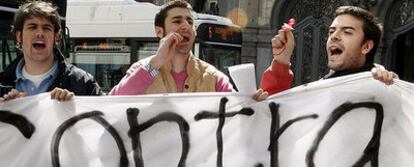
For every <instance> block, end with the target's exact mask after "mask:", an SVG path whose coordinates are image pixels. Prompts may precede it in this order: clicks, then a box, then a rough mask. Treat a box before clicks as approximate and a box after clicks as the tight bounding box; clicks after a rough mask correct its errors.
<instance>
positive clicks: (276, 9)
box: [218, 0, 414, 85]
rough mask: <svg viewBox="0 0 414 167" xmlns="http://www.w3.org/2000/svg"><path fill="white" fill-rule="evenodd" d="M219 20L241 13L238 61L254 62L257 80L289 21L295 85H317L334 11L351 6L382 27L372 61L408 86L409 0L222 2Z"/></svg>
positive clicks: (411, 49) (413, 29)
mask: <svg viewBox="0 0 414 167" xmlns="http://www.w3.org/2000/svg"><path fill="white" fill-rule="evenodd" d="M218 4H219V10H220V15H223V16H225V13H226V10H231V9H232V6H231V5H234V8H240V9H242V10H244V11H246V13H247V16H248V25H247V26H246V28H245V29H244V32H243V50H242V56H243V59H242V60H243V61H244V62H255V63H256V65H257V73H258V74H259V75H260V74H261V72H263V71H264V70H265V69H266V67H267V66H268V65H269V64H270V62H271V60H272V56H271V49H270V47H271V45H270V40H271V38H272V37H273V36H274V35H275V34H276V32H277V30H278V29H279V27H281V25H282V24H283V23H284V22H287V20H289V18H295V19H296V21H297V23H296V25H295V31H294V35H295V39H296V48H295V50H294V55H293V61H292V70H293V71H294V73H295V85H299V84H304V83H308V82H311V81H315V80H318V79H319V78H320V77H321V76H323V75H324V74H326V72H327V67H326V64H327V57H326V50H325V43H326V40H327V34H328V27H329V25H330V24H331V22H332V20H333V13H334V12H335V9H336V8H337V7H339V6H342V5H354V6H360V7H362V8H365V9H368V10H369V11H371V12H373V13H374V14H375V15H377V16H378V17H379V18H380V20H381V21H382V22H383V24H384V35H383V38H382V42H381V44H380V46H379V49H378V52H377V54H376V56H375V62H376V63H379V64H382V65H384V66H385V67H386V68H387V69H390V70H393V71H395V72H397V73H398V74H399V75H400V78H402V79H404V80H407V81H410V82H413V81H414V65H413V63H414V43H413V41H414V1H412V0H263V1H258V0H255V1H251V0H233V1H232V0H230V1H229V0H227V1H223V2H221V1H220V2H219V3H218Z"/></svg>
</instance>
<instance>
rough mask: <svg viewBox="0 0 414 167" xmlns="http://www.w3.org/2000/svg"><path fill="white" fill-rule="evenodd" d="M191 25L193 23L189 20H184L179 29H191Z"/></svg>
mask: <svg viewBox="0 0 414 167" xmlns="http://www.w3.org/2000/svg"><path fill="white" fill-rule="evenodd" d="M192 26H193V25H192V24H191V23H190V22H188V21H184V23H183V24H182V25H181V27H180V29H181V30H188V29H191V27H192Z"/></svg>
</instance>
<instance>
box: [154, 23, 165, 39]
mask: <svg viewBox="0 0 414 167" xmlns="http://www.w3.org/2000/svg"><path fill="white" fill-rule="evenodd" d="M155 35H157V37H158V38H160V39H161V38H163V37H164V28H162V27H159V26H155Z"/></svg>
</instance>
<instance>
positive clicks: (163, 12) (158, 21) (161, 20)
mask: <svg viewBox="0 0 414 167" xmlns="http://www.w3.org/2000/svg"><path fill="white" fill-rule="evenodd" d="M173 8H184V9H188V10H190V11H193V8H192V7H191V5H190V4H189V3H188V2H187V1H184V0H174V1H170V2H168V3H167V4H165V5H163V6H162V7H161V9H160V11H159V12H158V13H157V14H156V15H155V23H154V24H155V26H157V27H162V28H165V18H167V13H168V11H169V10H171V9H173Z"/></svg>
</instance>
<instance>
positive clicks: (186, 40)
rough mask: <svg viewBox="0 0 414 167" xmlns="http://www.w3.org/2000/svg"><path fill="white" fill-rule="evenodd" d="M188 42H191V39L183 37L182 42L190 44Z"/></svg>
mask: <svg viewBox="0 0 414 167" xmlns="http://www.w3.org/2000/svg"><path fill="white" fill-rule="evenodd" d="M188 41H190V37H188V36H183V40H182V41H181V42H188Z"/></svg>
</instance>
